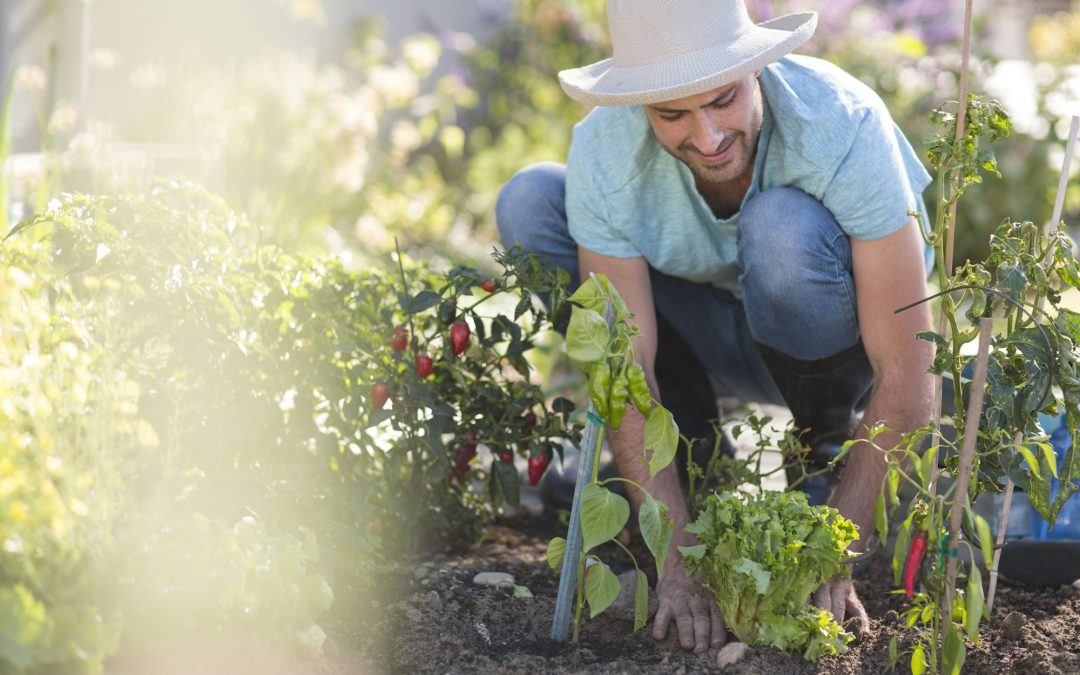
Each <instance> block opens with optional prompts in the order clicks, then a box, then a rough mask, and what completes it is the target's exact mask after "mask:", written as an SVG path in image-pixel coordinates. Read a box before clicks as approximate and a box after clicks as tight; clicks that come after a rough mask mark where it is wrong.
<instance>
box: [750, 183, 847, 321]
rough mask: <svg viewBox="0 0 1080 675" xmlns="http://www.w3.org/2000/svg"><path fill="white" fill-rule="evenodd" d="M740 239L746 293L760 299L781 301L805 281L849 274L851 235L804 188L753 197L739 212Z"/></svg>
mask: <svg viewBox="0 0 1080 675" xmlns="http://www.w3.org/2000/svg"><path fill="white" fill-rule="evenodd" d="M738 236H739V243H738V257H739V263H740V266H741V267H742V270H743V274H742V278H741V283H742V284H743V286H744V288H743V290H744V292H750V293H752V294H753V295H756V296H758V297H759V299H766V298H767V299H770V300H776V301H778V302H781V303H782V302H784V301H785V299H789V300H793V299H794V297H793V296H795V295H797V293H793V292H792V291H793V290H794V289H797V288H799V287H800V286H803V285H804V284H806V283H810V284H811V285H813V284H814V283H815V282H821V281H822V280H824V279H837V280H839V278H842V277H844V276H850V273H851V244H850V242H849V240H848V238H847V235H846V234H845V233H844V231H843V230H842V229H841V228H840V225H839V224H838V223H837V222H836V218H835V217H834V216H833V215H832V213H831V212H830V211H829V210H828V209H827V208H825V205H824V204H822V203H821V202H820V201H818V200H817V199H814V198H813V197H811V196H810V195H808V194H806V193H805V192H803V191H802V190H799V189H796V188H790V187H781V188H773V189H770V190H766V191H764V192H760V193H758V194H757V195H755V196H754V197H753V198H751V199H750V200H749V201H748V202H747V203H746V205H745V206H744V207H743V209H742V212H741V213H740V214H739V230H738ZM747 286H751V287H752V289H748V288H747Z"/></svg>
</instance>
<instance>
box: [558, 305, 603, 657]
mask: <svg viewBox="0 0 1080 675" xmlns="http://www.w3.org/2000/svg"><path fill="white" fill-rule="evenodd" d="M604 319H606V320H607V323H608V328H611V325H612V324H613V323H614V322H615V312H614V309H613V308H612V306H611V301H610V300H607V301H605V302H604ZM597 420H600V417H599V416H598V415H597V414H596V409H595V408H593V405H592V402H591V401H590V402H589V411H588V414H587V415H586V422H585V432H584V433H583V434H582V439H581V454H580V456H579V458H578V472H577V483H576V484H575V486H574V501H573V503H572V504H571V506H570V525H569V527H568V528H567V530H566V549H565V551H564V552H563V561H562V572H561V573H560V576H559V595H558V597H557V598H556V599H555V618H554V619H553V620H552V622H551V639H552V640H555V641H557V642H566V640H567V638H569V637H570V619H571V616H572V615H573V612H574V591H575V590H576V588H577V574H578V565H579V563H580V562H581V553H582V551H581V549H582V546H583V545H584V544H583V541H582V536H581V494H582V492H584V491H585V486H587V485H588V484H589V483H591V482H592V480H593V475H592V473H593V465H594V464H595V462H594V460H595V458H596V453H597V452H598V449H597V447H596V446H597V445H599V441H600V430H601V429H602V428H603V422H602V421H599V422H598V421H597Z"/></svg>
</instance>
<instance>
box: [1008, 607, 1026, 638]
mask: <svg viewBox="0 0 1080 675" xmlns="http://www.w3.org/2000/svg"><path fill="white" fill-rule="evenodd" d="M1025 623H1027V617H1025V616H1024V615H1023V614H1021V613H1020V612H1009V614H1008V616H1006V617H1005V621H1003V622H1002V629H1003V631H1004V633H1005V638H1006V639H1007V640H1019V639H1020V638H1022V637H1023V636H1024V624H1025Z"/></svg>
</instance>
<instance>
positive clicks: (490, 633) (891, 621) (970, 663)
mask: <svg viewBox="0 0 1080 675" xmlns="http://www.w3.org/2000/svg"><path fill="white" fill-rule="evenodd" d="M563 531H564V528H563V527H562V526H561V525H560V524H559V523H558V522H557V521H555V520H554V519H550V518H544V517H541V516H534V515H519V516H515V517H513V518H510V519H504V520H502V521H500V522H497V523H495V524H493V525H491V526H489V527H488V529H487V530H486V532H485V538H484V539H483V540H482V541H481V542H480V543H479V544H476V545H474V546H462V547H458V548H455V549H451V550H446V551H440V552H435V553H432V554H430V555H428V556H425V557H422V558H419V559H417V560H415V561H412V562H410V563H409V564H403V565H401V566H400V567H399V568H398V569H397V570H396V571H395V572H394V573H393V574H392V575H390V577H389V578H388V581H392V582H393V583H392V584H389V585H388V587H393V588H394V589H395V593H394V595H395V596H396V598H397V599H396V600H390V601H384V602H382V603H380V604H378V605H376V606H373V607H372V608H371V612H370V613H368V614H367V616H366V617H364V618H363V619H362V620H361V621H360V622H359V623H355V622H350V623H345V622H343V623H341V624H338V625H335V626H333V627H332V628H331V629H330V634H331V636H332V638H333V640H334V644H333V645H332V646H331V649H330V653H331V657H332V658H333V660H334V661H335V662H337V663H338V665H339V667H340V668H341V669H342V670H346V671H348V672H354V669H355V668H357V667H359V668H361V669H362V672H368V671H373V672H390V673H412V672H433V673H434V672H438V673H448V672H449V673H459V672H470V673H526V672H527V673H569V672H593V673H655V672H670V673H696V672H719V670H720V669H719V668H718V666H717V663H716V655H717V651H716V650H711V651H709V652H707V653H706V654H703V655H694V654H690V653H688V652H684V651H683V650H682V649H681V648H680V647H679V646H678V644H677V642H676V641H675V640H674V639H673V636H672V635H669V638H668V640H666V641H664V642H656V641H654V640H653V639H652V638H651V636H650V631H651V628H652V626H651V623H650V625H649V626H648V627H647V628H646V629H644V630H642V631H640V632H638V633H632V632H631V629H632V624H631V622H629V621H622V620H619V619H614V618H611V617H609V616H607V614H604V615H601V616H599V617H597V618H596V619H595V620H593V621H590V622H587V623H586V624H585V625H584V627H583V629H582V636H581V640H580V643H579V644H577V645H570V644H566V645H562V644H558V643H555V642H552V641H551V640H550V639H549V634H550V630H551V618H552V614H553V611H554V606H555V596H556V593H557V584H556V579H555V577H554V575H553V574H551V573H550V571H549V570H548V566H547V563H546V561H545V547H546V545H547V541H548V539H550V537H552V536H556V535H558V534H561V533H562V532H563ZM605 559H607V560H610V561H612V562H613V563H615V564H617V562H616V561H617V560H618V556H616V555H609V556H605ZM624 559H625V557H624ZM483 571H498V572H509V573H510V574H513V575H514V577H515V580H516V583H517V584H519V585H523V586H525V587H527V588H528V589H529V590H530V591H531V592H532V594H533V596H534V597H532V598H518V597H513V595H512V592H511V591H510V589H508V588H507V589H498V588H492V587H486V586H478V585H475V584H474V583H473V581H472V580H473V577H474V576H475V575H476V574H477V573H478V572H483ZM616 571H619V570H616ZM856 586H857V589H858V592H859V594H860V596H861V598H862V599H863V601H864V602H865V604H866V608H867V611H868V612H869V615H870V619H871V624H872V628H873V634H872V635H871V636H870V637H869V638H866V639H862V640H859V641H858V642H855V643H853V644H852V645H851V649H850V651H849V652H848V653H847V654H844V655H841V656H835V657H827V658H824V659H822V660H821V661H819V662H817V663H807V662H805V661H803V660H802V659H801V657H799V656H795V655H791V654H785V653H781V652H778V651H775V650H772V649H752V650H750V652H749V653H748V654H747V656H746V657H745V659H744V660H743V661H741V662H740V663H738V664H736V665H733V666H729V667H728V668H727V669H726V670H724V672H726V673H746V674H749V673H761V674H766V673H767V674H769V675H773V674H778V673H793V674H802V673H807V674H809V673H830V674H841V675H842V674H849V673H880V672H885V670H886V663H887V660H888V642H889V638H890V637H891V635H892V634H893V633H894V632H895V630H894V629H895V627H898V626H899V624H898V623H897V619H896V613H898V612H900V611H902V610H903V609H904V608H905V601H904V598H903V597H902V596H898V595H893V594H891V593H890V592H891V591H892V590H893V587H892V572H891V569H890V568H889V564H888V560H887V559H886V558H885V557H884V556H879V557H878V558H877V559H876V560H874V561H873V563H872V565H871V566H870V567H869V569H867V570H866V572H865V573H863V574H862V575H860V576H859V578H858V579H857V580H856ZM1012 612H1018V613H1019V614H1021V615H1023V617H1024V618H1025V621H1024V624H1023V626H1022V627H1021V628H1020V630H1019V635H1018V636H1016V637H1015V639H1010V638H1009V637H1007V636H1006V634H1005V633H1006V631H1005V628H1004V625H1003V623H1004V619H1005V617H1007V616H1009V614H1010V613H1012ZM673 633H674V629H673V630H672V634H673ZM902 648H903V645H902ZM906 671H907V664H906V663H903V662H902V663H901V664H900V665H899V666H898V668H897V671H896V672H906ZM963 672H965V673H972V674H975V675H979V674H984V673H986V674H989V673H994V674H997V673H1002V672H1009V673H1039V674H1040V675H1052V674H1055V673H1077V672H1080V598H1078V594H1077V593H1076V592H1075V591H1074V589H1073V588H1072V587H1071V586H1066V587H1061V588H1049V589H1040V588H1032V587H1027V586H1024V585H1022V584H1018V583H1014V582H1011V581H1009V580H1007V579H1004V578H1003V579H1002V583H1001V585H999V588H998V599H997V605H996V607H995V610H994V615H993V617H992V619H991V620H990V621H989V622H988V623H985V624H983V627H982V630H981V641H980V644H979V645H978V646H977V647H971V649H970V651H969V652H968V656H967V661H966V663H965V667H964V671H963Z"/></svg>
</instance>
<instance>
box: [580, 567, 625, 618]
mask: <svg viewBox="0 0 1080 675" xmlns="http://www.w3.org/2000/svg"><path fill="white" fill-rule="evenodd" d="M617 597H619V578H618V577H616V576H615V573H614V572H612V571H611V570H609V569H608V567H607V565H605V564H603V563H601V562H597V563H596V564H595V565H592V567H590V568H589V571H588V573H587V574H586V575H585V599H586V600H588V601H589V618H593V617H595V616H596V615H597V614H599V613H600V612H603V611H604V610H605V609H607V608H608V607H610V606H611V603H613V602H615V598H617Z"/></svg>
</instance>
